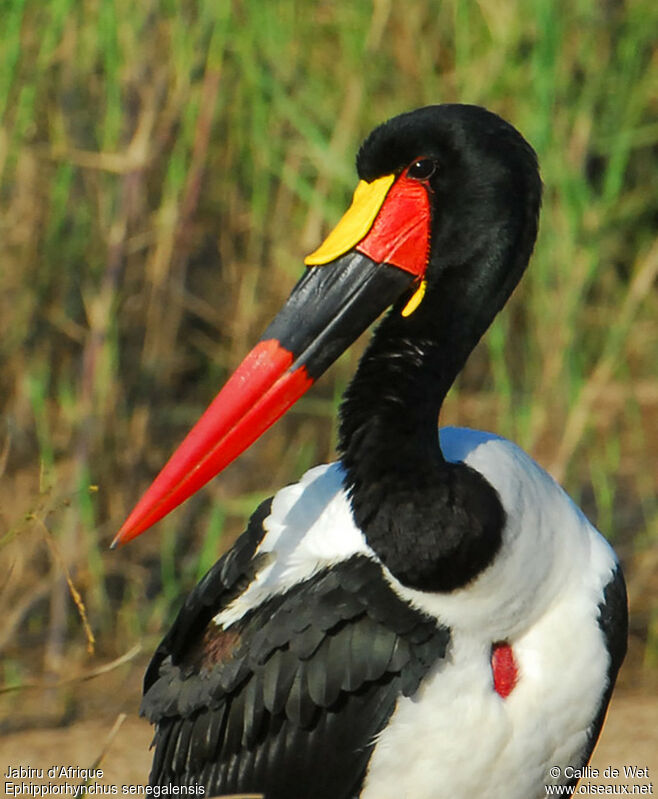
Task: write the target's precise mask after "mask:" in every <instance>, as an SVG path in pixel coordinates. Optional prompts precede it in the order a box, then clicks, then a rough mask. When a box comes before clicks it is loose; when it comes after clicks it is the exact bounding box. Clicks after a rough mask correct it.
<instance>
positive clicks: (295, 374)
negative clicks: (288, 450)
mask: <svg viewBox="0 0 658 799" xmlns="http://www.w3.org/2000/svg"><path fill="white" fill-rule="evenodd" d="M293 359H294V356H293V354H292V353H291V352H289V351H288V350H286V349H284V348H283V347H282V346H281V345H280V344H279V342H278V341H276V340H274V339H269V340H267V341H260V342H259V343H258V344H257V345H256V346H255V347H254V349H253V350H252V351H251V352H250V353H249V355H247V357H246V358H245V359H244V361H243V362H242V363H241V364H240V366H239V367H238V369H237V370H236V371H235V372H234V374H233V375H232V376H231V378H230V379H229V381H228V382H227V383H226V385H225V386H224V388H223V389H222V390H221V391H220V392H219V394H218V395H217V396H216V397H215V399H214V400H213V402H212V403H211V404H210V406H209V407H208V409H207V410H206V411H205V413H204V414H203V416H202V417H201V418H200V419H199V421H198V422H197V423H196V425H195V426H194V427H193V428H192V430H191V431H190V432H189V433H188V435H187V437H186V438H185V440H184V441H183V443H182V444H181V445H180V447H179V448H178V449H177V450H176V451H175V452H174V454H173V455H172V456H171V458H170V459H169V461H168V463H167V464H166V466H165V467H164V469H163V470H162V471H161V472H160V474H159V475H158V476H157V477H156V479H155V480H154V482H153V484H152V485H151V487H150V488H149V489H148V491H147V492H146V493H145V494H144V496H143V497H142V498H141V500H140V501H139V502H138V503H137V505H136V506H135V508H134V510H133V511H132V513H131V514H130V516H129V517H128V518H127V519H126V521H125V523H124V524H123V526H122V527H121V529H120V530H119V532H118V533H117V535H116V537H115V539H114V541H113V542H112V544H111V546H112V548H114V547H116V546H120V545H122V544H125V543H126V542H127V541H130V540H131V539H132V538H135V537H136V536H138V535H139V534H140V533H143V532H144V531H145V530H147V529H148V528H149V527H151V525H153V524H155V522H157V521H159V520H160V519H162V517H163V516H166V514H167V513H169V512H170V511H171V510H173V509H174V508H176V507H177V506H178V505H180V504H181V503H182V502H183V501H184V500H186V499H187V498H188V497H190V496H191V495H192V494H193V493H194V492H195V491H198V490H199V489H200V488H201V487H202V486H204V485H205V484H206V483H207V482H208V481H209V480H210V479H212V478H213V477H214V476H215V475H216V474H218V473H219V472H220V471H221V470H222V469H224V468H225V467H226V466H228V464H229V463H231V461H233V460H234V459H235V458H237V456H238V455H239V454H240V453H241V452H243V451H244V450H245V449H246V448H247V447H248V446H249V445H250V444H253V442H254V441H255V440H256V439H257V438H258V437H259V436H260V435H261V433H263V432H264V431H265V430H267V428H268V427H270V426H271V425H272V424H274V422H275V421H276V420H277V419H278V418H280V417H281V416H282V415H283V414H284V413H285V412H286V411H287V410H288V408H290V406H291V405H293V404H294V403H295V402H296V401H297V400H298V399H299V397H301V396H302V394H304V392H305V391H307V389H308V388H309V387H310V386H311V385H312V383H313V380H312V379H311V378H310V377H309V376H308V373H307V372H306V369H305V368H304V367H300V368H298V369H294V370H292V371H290V367H291V366H292V364H293Z"/></svg>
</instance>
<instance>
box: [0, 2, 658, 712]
mask: <svg viewBox="0 0 658 799" xmlns="http://www.w3.org/2000/svg"><path fill="white" fill-rule="evenodd" d="M0 19H1V20H2V24H1V25H0V52H2V54H3V56H2V59H0V232H1V235H0V362H1V364H2V368H1V370H0V408H1V410H2V427H1V428H0V474H2V480H1V482H0V560H1V562H2V571H3V572H4V574H5V580H4V585H3V586H2V587H1V588H0V613H2V618H3V625H2V629H1V630H0V650H1V651H2V656H3V658H2V661H1V664H0V684H4V686H5V687H6V688H12V687H16V688H20V686H25V687H26V688H27V686H29V685H32V684H36V685H42V684H43V685H45V686H47V685H52V686H53V691H54V694H53V692H52V691H51V692H50V693H48V692H39V693H38V697H39V698H38V701H39V703H41V704H40V711H41V713H42V714H43V712H44V711H43V707H44V706H43V702H46V701H50V700H51V699H52V696H53V695H54V696H55V699H54V700H53V702H52V705H53V707H54V708H55V710H54V711H53V713H55V714H57V713H59V714H60V715H59V718H63V716H62V714H64V715H66V713H68V714H69V715H70V714H72V713H73V714H75V713H77V712H82V710H81V709H80V708H79V707H77V706H76V699H75V697H74V696H72V695H71V692H69V693H68V694H66V696H65V697H64V699H62V696H61V694H62V690H63V689H61V685H62V681H63V680H64V679H65V678H67V679H68V678H70V677H71V675H75V674H78V673H80V674H87V675H89V674H90V673H91V671H93V670H94V669H95V668H97V667H98V665H99V664H103V663H106V662H108V661H110V660H112V659H113V658H116V657H118V656H120V655H122V654H123V653H126V652H128V651H129V650H131V647H133V645H134V644H135V642H136V641H139V640H143V641H144V653H146V652H148V651H149V650H150V649H151V648H152V646H153V645H154V643H155V641H156V639H157V637H158V636H159V634H160V633H161V632H162V631H163V630H164V629H165V627H166V625H167V623H168V621H169V620H170V619H171V617H172V613H173V610H174V606H175V605H176V604H177V603H178V602H179V601H180V597H181V595H182V593H183V592H184V591H186V590H188V589H189V588H190V587H191V586H192V584H193V583H194V582H195V580H196V579H197V578H198V577H199V575H200V573H201V572H202V571H203V570H204V569H206V568H207V567H208V566H209V565H210V564H211V563H212V562H213V561H214V560H215V558H216V556H217V555H218V553H219V552H220V551H221V550H222V549H224V548H225V547H226V546H228V544H229V543H230V542H231V541H232V540H233V538H234V537H235V535H236V534H237V533H238V532H239V530H240V529H241V528H242V526H243V525H244V523H245V520H246V518H247V517H248V515H249V513H250V511H251V510H252V509H253V508H254V507H255V505H256V502H257V501H258V499H259V498H260V497H262V496H265V495H267V494H268V493H270V492H271V491H273V490H274V489H276V488H277V487H279V486H281V485H282V484H284V483H286V482H290V481H292V480H294V479H296V478H297V477H298V476H299V475H300V474H301V472H302V471H303V470H304V469H305V468H308V467H309V466H311V465H312V464H314V463H317V462H322V461H323V460H328V459H331V458H332V457H333V442H334V433H335V428H334V424H335V414H336V408H337V403H338V400H339V397H340V395H341V393H342V391H343V389H344V387H345V385H346V382H347V380H348V379H349V376H350V374H351V373H352V371H353V369H354V366H355V363H356V359H357V357H358V350H359V348H358V346H357V347H356V348H354V350H353V351H352V352H351V353H349V354H347V355H346V356H344V357H343V359H342V360H341V361H340V362H339V363H338V364H337V365H336V366H335V367H334V368H333V369H332V370H331V372H330V374H329V375H328V376H326V377H325V378H324V379H323V380H322V381H320V383H319V384H318V386H317V387H316V388H315V389H314V390H313V391H312V392H311V393H310V395H309V396H308V397H307V398H306V399H305V400H303V401H302V402H300V403H299V405H298V407H297V408H296V409H295V410H294V411H293V412H291V413H290V414H288V416H287V417H286V418H285V419H284V420H282V421H281V422H280V423H279V424H278V425H277V427H276V428H274V430H273V431H271V432H270V433H268V434H267V435H266V436H265V437H264V438H263V439H262V440H261V441H260V442H259V443H258V444H256V445H255V446H254V447H253V448H252V449H251V450H250V451H249V452H247V453H246V454H245V455H244V456H243V457H242V458H241V459H240V460H239V461H238V462H237V463H236V464H234V465H233V466H232V467H230V469H229V470H227V472H226V473H225V474H224V476H222V477H221V478H220V479H218V480H216V481H214V482H213V483H212V484H211V485H210V487H209V488H208V489H207V490H205V491H204V492H202V493H201V494H200V495H199V496H198V497H196V498H194V499H192V500H190V501H189V502H188V503H187V504H186V505H185V506H184V507H183V508H182V509H180V510H179V511H178V512H176V513H175V514H174V515H173V516H172V517H171V518H170V519H168V520H166V521H164V522H162V523H161V524H160V525H159V527H158V528H157V529H156V530H155V531H153V532H151V533H149V534H148V535H146V536H144V537H143V539H139V540H138V541H136V542H134V543H133V544H131V545H130V546H129V547H128V548H126V549H125V550H122V551H120V552H118V553H117V552H112V553H110V552H108V551H107V545H108V544H109V542H110V540H111V538H112V537H113V534H114V533H115V532H116V530H117V528H118V526H119V524H120V523H121V521H122V520H123V518H124V517H125V515H126V513H127V512H128V511H129V509H130V508H131V507H132V505H133V504H134V502H135V501H136V500H137V499H138V496H139V495H140V493H141V492H142V491H143V490H144V489H145V488H146V486H147V484H148V483H149V482H150V480H151V479H152V478H153V476H154V475H155V473H156V472H157V471H158V469H159V468H160V467H161V466H162V464H163V463H164V461H165V460H166V458H167V457H168V456H169V454H170V453H171V451H172V450H173V448H174V447H175V445H176V444H177V443H178V442H179V441H180V440H181V438H182V437H183V435H184V433H185V432H186V430H187V429H188V428H189V426H190V425H191V424H192V423H193V422H194V421H195V420H196V418H197V417H198V415H199V413H200V412H201V410H202V409H203V408H204V407H205V405H206V404H207V402H208V401H209V400H210V398H211V397H212V396H214V393H215V392H216V390H217V389H218V388H219V386H220V385H221V383H222V381H223V380H224V379H225V378H226V376H227V375H228V373H229V371H230V370H231V369H232V368H233V367H235V366H236V365H237V363H238V362H239V360H240V358H241V357H242V356H243V355H244V354H245V353H246V351H247V350H248V348H249V347H250V345H251V344H252V343H253V342H254V341H255V340H256V339H257V337H258V336H259V335H260V333H261V331H262V330H263V329H264V327H265V325H266V323H267V321H268V319H269V318H270V317H271V315H272V314H273V313H274V311H275V310H276V309H277V307H278V306H279V304H280V303H281V301H282V300H283V298H284V297H285V296H286V295H287V293H288V291H289V289H290V287H291V286H292V285H293V283H294V281H295V279H296V277H297V275H298V274H299V273H300V271H301V269H302V258H303V256H304V255H305V254H306V253H307V252H309V251H310V250H311V249H312V248H313V247H315V246H316V245H317V243H318V242H319V240H320V239H321V237H322V235H323V234H324V233H325V232H326V231H327V230H328V228H329V227H330V226H331V224H332V223H334V222H335V221H336V220H337V218H338V217H339V215H340V214H341V213H342V211H343V210H344V208H345V207H346V204H347V203H348V201H349V198H350V195H351V192H352V190H353V188H354V185H355V173H354V167H353V159H354V155H355V152H356V149H357V147H358V144H359V142H360V141H361V139H362V138H363V136H364V135H365V134H366V133H367V132H368V131H369V130H370V129H371V128H372V127H373V126H374V125H375V124H377V123H378V122H380V121H382V120H384V119H386V118H388V117H390V116H392V115H394V114H396V113H399V112H401V111H403V110H408V109H410V108H413V107H416V106H419V105H423V104H427V103H434V102H442V101H459V102H469V103H479V104H482V105H486V106H487V107H489V108H490V109H492V110H494V111H496V112H498V113H500V114H501V115H503V116H505V117H506V118H507V119H509V120H510V121H511V122H512V123H513V124H515V125H516V126H517V127H518V128H519V129H520V130H521V131H522V132H523V133H524V134H525V136H526V137H527V138H528V139H529V140H530V141H531V142H532V144H533V145H534V147H535V148H536V150H537V152H538V154H539V158H540V162H541V165H542V171H543V179H544V182H545V186H546V192H545V202H544V209H543V216H542V228H541V233H540V239H539V243H538V247H537V250H536V253H535V256H534V259H533V263H532V265H531V268H530V270H529V272H528V273H527V275H526V277H525V278H524V281H523V283H522V286H521V287H520V288H519V289H518V290H517V292H516V294H515V296H514V298H513V300H512V301H511V303H510V304H509V307H508V308H507V309H506V310H505V312H504V313H503V314H502V315H501V317H500V318H499V319H498V320H497V321H496V322H495V324H494V326H493V328H492V329H491V331H490V332H489V334H488V335H487V337H486V339H485V341H484V342H483V343H482V344H481V345H480V346H479V347H478V348H477V350H476V352H475V353H474V355H473V356H472V358H471V360H470V361H469V364H468V365H467V368H466V369H465V371H464V373H463V375H462V376H461V378H460V380H459V384H458V385H457V386H456V387H455V389H454V390H453V392H452V393H451V395H450V397H449V398H448V401H447V403H446V407H445V410H444V414H443V419H442V421H443V423H458V424H465V425H471V426H477V427H481V428H484V429H489V430H495V431H498V432H500V433H502V434H504V435H507V436H509V437H511V438H514V439H515V440H516V441H518V443H520V444H521V445H522V446H524V447H525V448H526V449H527V450H528V451H530V452H531V453H532V454H533V455H534V456H535V457H536V458H537V459H538V460H539V461H540V463H542V464H543V465H544V466H546V467H547V468H549V469H550V470H551V472H552V473H553V474H554V475H555V476H556V477H557V478H558V479H559V480H561V481H562V482H563V483H564V484H565V486H566V487H567V489H568V490H569V491H570V493H571V494H572V496H573V497H574V498H575V499H576V500H577V501H578V502H580V503H581V505H582V506H583V507H584V509H585V510H586V512H587V513H588V515H589V516H590V517H591V518H592V519H593V521H594V522H596V523H597V525H598V526H599V527H600V529H602V531H603V532H604V533H605V534H606V535H607V536H608V537H609V538H610V539H611V540H612V541H613V542H614V543H615V546H616V548H617V550H618V551H619V553H620V555H621V556H622V558H623V560H624V563H625V567H626V571H627V574H628V577H629V583H630V592H631V602H632V609H633V626H632V636H633V650H632V652H633V654H632V657H631V660H630V667H629V668H631V669H634V671H633V674H635V675H637V674H641V673H642V671H641V670H644V673H646V671H647V670H648V669H649V667H651V666H655V665H656V663H657V662H658V601H657V600H656V596H657V592H656V588H657V587H658V578H657V577H656V574H657V572H658V569H657V568H656V567H657V566H658V510H657V507H656V501H655V495H656V487H657V485H656V484H657V479H658V478H657V474H656V452H657V451H658V376H657V375H656V368H655V365H656V363H658V335H657V323H656V319H657V318H658V298H657V295H656V292H655V286H656V274H657V272H658V245H657V244H656V242H655V240H654V234H655V228H656V222H657V221H658V207H657V203H656V197H657V196H658V170H656V154H657V152H658V115H657V114H656V110H657V100H656V95H655V87H656V52H655V50H654V49H653V47H654V44H655V31H656V29H657V25H658V5H657V4H656V3H655V0H527V2H525V1H524V0H479V2H462V1H461V0H442V1H441V2H437V1H435V0H418V2H415V3H394V2H393V0H371V1H368V2H366V1H365V0H361V1H359V2H352V3H349V4H348V3H333V2H329V1H328V0H320V1H318V2H313V3H309V2H306V1H305V0H254V1H253V2H248V1H247V0H241V1H240V0H234V2H229V0H221V1H217V0H195V1H194V2H192V0H178V2H174V0H143V1H142V2H138V3H136V2H134V1H133V2H127V0H79V1H78V0H48V1H47V2H39V1H38V0H0ZM72 586H74V587H75V589H76V590H77V591H78V592H79V596H78V598H77V600H76V599H75V594H74V592H73V591H72ZM92 635H93V637H94V638H95V643H93V642H92ZM92 650H93V654H92ZM40 681H44V682H43V683H41V682H40ZM130 681H131V683H132V684H133V686H134V687H135V688H136V687H137V686H136V683H137V681H138V677H136V676H134V675H133V674H132V673H131V675H130ZM28 693H29V692H28V691H27V690H25V691H22V690H16V691H9V692H7V693H6V695H5V697H4V700H3V701H4V702H5V706H3V707H4V709H7V710H8V711H10V712H11V713H12V714H13V715H14V717H15V716H16V715H20V714H21V712H23V711H25V712H27V710H26V707H27V705H26V704H25V702H26V696H27V694H28ZM49 697H50V698H49ZM62 702H63V703H64V705H65V709H64V710H62ZM132 709H133V710H134V706H133V707H132Z"/></svg>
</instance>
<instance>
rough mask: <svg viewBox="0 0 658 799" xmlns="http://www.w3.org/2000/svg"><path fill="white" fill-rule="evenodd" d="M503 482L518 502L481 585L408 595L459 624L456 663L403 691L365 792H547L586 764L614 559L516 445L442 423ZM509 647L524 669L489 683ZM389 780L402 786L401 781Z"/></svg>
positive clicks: (456, 798)
mask: <svg viewBox="0 0 658 799" xmlns="http://www.w3.org/2000/svg"><path fill="white" fill-rule="evenodd" d="M441 444H442V449H443V451H444V454H445V455H446V457H450V459H451V460H455V461H456V460H464V461H465V462H466V463H468V464H469V465H471V466H472V467H473V468H476V469H478V471H480V472H481V473H482V474H483V475H484V476H485V477H486V478H487V479H488V480H489V481H490V482H491V483H492V485H494V486H495V488H496V489H497V490H498V492H499V494H500V496H501V499H502V502H503V505H504V507H505V508H506V509H507V511H508V520H507V527H506V530H505V534H504V544H503V549H502V551H501V552H500V553H499V556H498V557H497V558H496V561H495V562H494V563H493V564H492V565H491V567H490V568H489V569H487V571H486V572H484V573H483V574H482V575H481V576H480V577H479V578H478V579H477V580H475V581H474V582H473V583H472V584H471V585H469V586H467V587H466V588H464V589H461V590H459V591H454V592H451V593H450V594H444V595H438V594H424V593H422V592H418V591H410V590H409V589H405V588H404V587H402V586H399V585H396V590H397V591H398V593H399V594H400V595H402V596H405V597H406V598H408V599H409V600H410V601H412V602H413V603H414V604H415V605H416V606H417V607H419V608H423V609H424V610H425V611H426V612H429V613H432V614H433V615H436V616H437V618H439V619H441V621H442V622H443V623H445V624H447V625H448V626H450V627H451V630H452V643H451V647H450V651H449V656H448V658H447V662H444V663H442V664H440V665H439V666H438V667H437V668H436V669H435V671H434V673H433V674H432V675H431V677H430V678H428V679H426V680H425V683H424V685H423V686H422V688H421V690H420V691H419V692H418V694H417V695H416V696H414V697H411V698H404V697H403V698H401V699H400V700H398V704H397V708H396V710H395V713H394V715H393V717H392V718H391V720H390V722H389V724H388V725H387V727H386V729H385V730H384V731H383V732H382V733H381V734H380V736H379V738H378V745H377V747H376V748H375V751H374V754H373V757H372V759H371V762H370V767H369V772H368V778H367V781H366V785H365V788H364V791H363V793H362V797H363V799H394V798H395V799H412V798H413V799H437V798H438V797H444V796H445V797H450V799H462V797H463V798H464V799H465V798H466V797H476V796H477V797H478V799H500V797H502V796H504V797H506V799H535V798H536V799H539V797H543V796H545V791H544V787H543V786H544V785H545V784H551V783H554V782H560V779H557V780H555V779H553V778H551V776H550V774H549V770H550V768H551V767H552V766H559V767H560V768H561V769H562V771H564V767H565V766H567V765H575V764H577V763H579V759H580V756H581V753H582V750H583V748H584V746H585V744H586V741H587V730H588V727H589V725H590V724H591V723H592V721H593V719H594V717H595V715H596V712H597V710H598V707H599V703H600V701H601V696H602V694H603V691H604V689H605V686H606V680H607V668H608V662H609V655H608V652H607V650H606V647H605V644H604V641H603V638H602V636H601V632H600V629H599V626H598V604H599V603H600V602H601V600H602V598H603V590H604V588H605V585H606V584H607V582H608V581H609V580H610V578H611V576H612V572H613V570H614V568H615V565H616V558H615V556H614V553H613V552H612V550H611V548H610V547H609V546H608V544H607V542H606V541H605V540H604V539H603V538H602V537H601V536H600V535H599V533H598V532H597V531H596V530H595V529H594V528H593V527H592V526H591V525H590V524H589V522H588V521H587V520H586V518H585V517H584V516H583V514H582V513H581V512H580V511H579V510H578V509H577V508H576V506H575V505H574V504H573V503H572V502H571V500H570V499H569V498H568V497H567V495H566V494H565V493H564V492H563V491H562V489H560V488H559V486H557V484H556V483H555V482H554V481H553V480H552V479H551V478H550V477H549V475H547V474H546V472H544V471H543V470H542V469H540V468H539V467H538V466H537V464H536V463H534V461H532V459H531V458H529V457H528V456H527V455H526V454H525V453H523V452H522V450H520V449H519V448H518V447H516V446H515V445H513V444H511V443H510V442H508V441H505V440H503V439H500V438H497V437H494V436H488V435H486V434H480V433H475V432H474V431H465V430H458V429H446V430H443V431H442V432H441ZM498 640H507V641H509V643H510V644H511V645H512V648H513V651H514V656H515V659H516V662H517V666H518V671H519V677H518V682H517V684H516V687H515V688H514V690H513V691H512V693H511V694H510V695H509V696H508V697H507V698H506V699H502V698H501V697H500V696H498V694H496V693H495V692H494V690H493V686H492V674H491V667H490V656H491V644H492V643H493V642H495V641H498ZM391 786H394V788H393V787H391Z"/></svg>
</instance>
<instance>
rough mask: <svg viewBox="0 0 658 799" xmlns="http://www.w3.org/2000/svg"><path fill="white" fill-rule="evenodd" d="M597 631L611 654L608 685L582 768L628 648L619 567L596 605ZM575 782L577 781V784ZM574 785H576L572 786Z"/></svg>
mask: <svg viewBox="0 0 658 799" xmlns="http://www.w3.org/2000/svg"><path fill="white" fill-rule="evenodd" d="M599 627H600V628H601V631H602V633H603V636H604V638H605V643H606V647H607V649H608V652H609V653H610V663H609V664H608V683H607V686H606V688H605V691H604V693H603V696H602V697H601V704H600V706H599V710H598V713H597V714H596V718H595V719H594V721H593V722H592V724H591V726H590V728H589V731H588V736H587V745H586V747H585V751H584V753H583V761H582V765H585V764H586V763H588V762H589V759H590V757H591V756H592V752H593V751H594V747H595V746H596V742H597V741H598V739H599V735H600V734H601V729H602V727H603V721H604V719H605V714H606V711H607V709H608V703H609V702H610V697H611V696H612V689H613V688H614V687H615V681H616V679H617V673H618V671H619V669H620V668H621V664H622V663H623V662H624V657H625V656H626V646H627V644H628V600H627V597H626V583H625V582H624V575H623V573H622V570H621V567H620V566H619V565H618V566H617V568H616V569H615V571H614V574H613V575H612V579H611V580H610V582H609V583H608V584H607V585H606V587H605V590H604V592H603V600H602V601H601V602H600V603H599ZM576 782H577V780H576ZM573 784H574V785H575V784H576V783H575V782H574V783H573Z"/></svg>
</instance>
